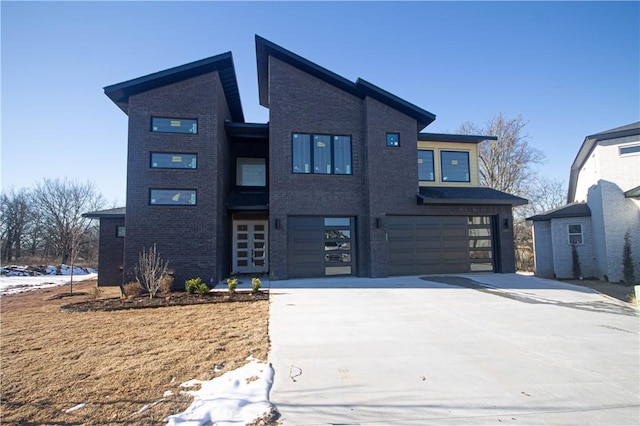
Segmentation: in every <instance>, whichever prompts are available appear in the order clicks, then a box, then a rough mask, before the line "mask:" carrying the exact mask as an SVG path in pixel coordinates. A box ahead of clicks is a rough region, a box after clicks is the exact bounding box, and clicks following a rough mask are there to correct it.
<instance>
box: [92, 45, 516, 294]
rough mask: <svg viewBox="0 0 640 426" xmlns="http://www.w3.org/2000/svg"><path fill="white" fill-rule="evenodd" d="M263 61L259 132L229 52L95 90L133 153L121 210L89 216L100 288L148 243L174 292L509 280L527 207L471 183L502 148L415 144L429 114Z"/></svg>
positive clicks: (360, 86)
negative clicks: (398, 280) (185, 287)
mask: <svg viewBox="0 0 640 426" xmlns="http://www.w3.org/2000/svg"><path fill="white" fill-rule="evenodd" d="M256 56H257V73H258V85H259V99H260V104H261V105H262V106H264V107H266V108H268V109H269V122H268V123H248V122H245V119H244V115H243V111H242V106H241V103H240V97H239V91H238V84H237V81H236V74H235V70H234V65H233V60H232V55H231V53H223V54H221V55H217V56H213V57H210V58H207V59H203V60H200V61H197V62H193V63H189V64H186V65H182V66H179V67H176V68H172V69H168V70H165V71H161V72H158V73H155V74H151V75H147V76H144V77H140V78H136V79H133V80H130V81H126V82H123V83H119V84H115V85H112V86H108V87H106V88H105V89H104V91H105V94H106V95H107V96H108V97H109V98H110V99H111V100H112V101H113V102H114V103H115V104H116V105H117V106H118V107H119V108H120V109H122V111H123V112H124V113H125V114H127V116H128V119H129V137H128V139H129V142H128V158H127V200H126V209H124V210H122V209H116V210H108V211H102V212H94V213H91V214H89V215H88V216H91V217H95V218H98V219H100V220H101V237H100V238H101V242H100V264H99V272H100V275H99V276H100V285H110V284H113V285H118V284H121V283H122V282H128V281H129V280H131V279H132V278H133V270H134V267H135V264H136V262H137V261H138V255H139V253H140V251H141V250H142V249H143V248H148V247H151V246H152V245H154V244H156V246H157V249H158V252H159V253H160V255H161V257H162V258H163V259H166V260H168V261H169V264H170V267H171V268H172V269H173V270H174V271H175V272H174V273H175V278H176V283H182V282H184V280H185V279H189V278H193V277H196V276H199V277H202V278H203V279H206V280H209V281H213V282H218V281H220V280H222V279H224V278H225V277H227V276H229V275H230V274H268V276H269V277H270V278H271V279H274V280H280V279H288V278H300V277H324V276H335V275H353V276H365V277H386V276H391V275H409V274H412V275H413V274H441V273H458V272H469V271H495V272H513V271H514V268H515V260H514V257H515V256H514V244H513V230H512V213H511V209H512V206H514V205H519V204H523V203H526V200H524V199H522V198H518V197H515V196H512V195H510V194H505V193H502V192H499V191H495V190H492V189H489V188H482V187H480V185H479V181H478V152H477V145H478V144H479V143H481V142H482V141H483V140H486V139H495V138H492V137H490V136H482V135H479V136H472V135H452V134H434V133H421V131H422V130H423V129H424V128H425V127H426V126H428V125H429V124H430V123H431V122H433V121H434V120H435V115H433V114H432V113H430V112H428V111H426V110H424V109H422V108H420V107H418V106H415V105H413V104H411V103H409V102H407V101H405V100H403V99H400V98H399V97H397V96H395V95H393V94H391V93H389V92H386V91H384V90H382V89H380V88H379V87H377V86H375V85H373V84H371V83H369V82H367V81H364V80H362V79H358V80H357V81H356V82H355V83H354V82H352V81H349V80H347V79H345V78H343V77H341V76H339V75H337V74H335V73H333V72H331V71H329V70H327V69H325V68H322V67H320V66H318V65H316V64H314V63H312V62H310V61H308V60H307V59H305V58H302V57H300V56H298V55H296V54H294V53H292V52H290V51H288V50H286V49H284V48H282V47H280V46H278V45H276V44H274V43H272V42H270V41H268V40H265V39H263V38H261V37H258V36H256ZM103 228H104V229H103ZM107 253H112V254H111V255H108V254H107ZM118 256H122V258H121V259H122V260H121V261H119V262H118V261H116V260H117V259H118ZM103 259H104V262H103Z"/></svg>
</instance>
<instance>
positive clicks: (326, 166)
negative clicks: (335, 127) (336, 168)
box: [313, 135, 331, 174]
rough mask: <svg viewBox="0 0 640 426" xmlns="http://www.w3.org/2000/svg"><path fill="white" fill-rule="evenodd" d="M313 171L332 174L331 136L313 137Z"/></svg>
mask: <svg viewBox="0 0 640 426" xmlns="http://www.w3.org/2000/svg"><path fill="white" fill-rule="evenodd" d="M313 172H314V173H319V174H331V136H327V135H315V136H314V137H313Z"/></svg>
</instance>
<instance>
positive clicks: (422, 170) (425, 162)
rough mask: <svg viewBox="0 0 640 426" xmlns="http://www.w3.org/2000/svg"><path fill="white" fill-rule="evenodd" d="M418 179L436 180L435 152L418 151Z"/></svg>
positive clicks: (427, 150) (428, 150)
mask: <svg viewBox="0 0 640 426" xmlns="http://www.w3.org/2000/svg"><path fill="white" fill-rule="evenodd" d="M418 179H419V180H423V181H434V180H436V176H435V172H434V168H433V150H431V149H419V150H418Z"/></svg>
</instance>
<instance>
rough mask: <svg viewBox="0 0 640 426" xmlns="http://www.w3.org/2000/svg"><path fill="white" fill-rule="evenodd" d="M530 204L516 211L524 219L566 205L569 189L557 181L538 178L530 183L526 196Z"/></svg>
mask: <svg viewBox="0 0 640 426" xmlns="http://www.w3.org/2000/svg"><path fill="white" fill-rule="evenodd" d="M524 196H525V198H527V199H528V200H529V204H527V205H525V206H522V207H521V208H518V209H517V210H516V212H517V213H519V215H520V216H522V217H528V216H533V215H534V214H539V213H542V212H546V211H549V210H553V209H556V208H558V207H562V206H564V205H565V203H566V200H567V188H566V186H565V185H564V182H562V181H560V180H557V179H550V178H546V177H541V176H537V175H536V178H535V179H532V180H531V182H529V185H528V187H527V189H526V192H525V194H524Z"/></svg>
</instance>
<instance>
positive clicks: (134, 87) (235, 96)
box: [104, 52, 244, 122]
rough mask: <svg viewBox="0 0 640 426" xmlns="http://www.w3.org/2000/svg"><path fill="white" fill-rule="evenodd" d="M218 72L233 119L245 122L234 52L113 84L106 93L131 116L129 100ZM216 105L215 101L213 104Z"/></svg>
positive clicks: (107, 88) (106, 88) (105, 89)
mask: <svg viewBox="0 0 640 426" xmlns="http://www.w3.org/2000/svg"><path fill="white" fill-rule="evenodd" d="M216 71H217V72H218V75H219V77H220V82H221V83H222V89H223V90H224V95H225V98H226V99H227V105H228V106H229V111H230V112H231V117H232V118H233V120H234V121H238V122H243V121H244V114H243V112H242V104H241V102H240V91H239V90H238V82H237V80H236V71H235V68H234V66H233V56H232V55H231V52H226V53H222V54H220V55H216V56H211V57H209V58H206V59H201V60H199V61H195V62H191V63H188V64H185V65H180V66H178V67H174V68H169V69H167V70H164V71H159V72H156V73H153V74H149V75H146V76H143V77H138V78H134V79H133V80H128V81H125V82H122V83H117V84H113V85H111V86H107V87H105V88H104V93H105V94H106V95H107V96H108V97H109V99H111V100H112V101H113V102H114V103H115V104H116V105H118V107H119V108H120V109H121V110H122V111H124V113H125V114H127V115H128V114H129V97H130V96H133V95H137V94H139V93H143V92H146V91H148V90H152V89H156V88H158V87H163V86H167V85H169V84H174V83H177V82H180V81H184V80H187V79H190V78H193V77H198V76H201V75H204V74H208V73H211V72H216ZM213 101H214V100H213V99H212V100H211V102H213Z"/></svg>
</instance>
